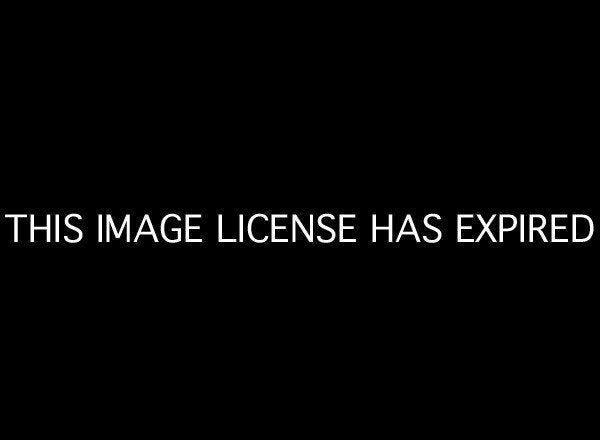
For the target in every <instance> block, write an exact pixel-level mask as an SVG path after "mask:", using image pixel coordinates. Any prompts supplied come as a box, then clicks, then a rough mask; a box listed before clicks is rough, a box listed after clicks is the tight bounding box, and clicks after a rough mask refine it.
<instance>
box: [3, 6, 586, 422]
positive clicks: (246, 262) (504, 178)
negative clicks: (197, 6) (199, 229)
mask: <svg viewBox="0 0 600 440" xmlns="http://www.w3.org/2000/svg"><path fill="white" fill-rule="evenodd" d="M52 12H57V11H52ZM153 12H157V11H153ZM163 12H164V11H163ZM247 12H248V14H247V13H246V12H240V11H239V10H237V9H236V11H233V10H232V11H228V12H227V13H225V14H224V15H223V14H221V15H216V14H215V13H214V12H212V11H211V12H207V11H204V12H195V13H193V14H190V15H188V14H186V13H184V12H183V11H180V12H177V13H175V15H173V16H171V15H170V14H169V15H167V14H166V13H165V15H164V16H163V14H162V12H161V14H159V15H160V18H156V16H155V15H152V17H150V16H147V15H146V13H145V12H144V13H141V12H140V11H137V12H136V13H133V14H127V15H126V14H125V13H124V12H122V13H119V14H114V16H112V15H111V16H110V17H107V18H102V19H100V18H99V17H100V15H97V14H100V12H97V13H96V12H95V13H94V14H92V15H85V19H83V18H82V16H78V18H77V19H75V18H74V19H66V22H65V23H63V22H62V21H57V20H50V19H48V16H46V17H45V16H44V14H43V13H41V14H40V16H36V17H35V19H34V18H33V15H36V14H34V13H33V12H32V11H30V12H28V14H26V15H25V16H23V17H24V19H25V20H24V21H19V23H18V24H16V25H15V26H14V29H10V30H8V31H7V39H6V44H5V52H4V55H3V66H4V67H3V70H4V72H3V73H4V74H5V79H4V80H3V85H4V87H3V96H4V99H3V110H4V111H3V124H2V125H3V133H4V136H3V137H4V142H3V156H4V158H3V160H2V173H1V176H2V177H1V179H2V201H1V202H2V205H1V206H2V213H3V214H4V213H5V212H31V213H42V212H43V213H67V212H79V213H83V214H86V215H87V216H89V215H92V214H94V213H96V212H105V211H107V210H110V211H113V212H124V211H131V212H151V213H153V214H155V215H158V214H160V213H163V212H169V211H175V212H179V213H186V212H190V213H202V214H204V215H205V216H206V217H208V218H210V217H211V216H214V215H215V214H216V213H217V212H222V211H229V212H237V211H239V210H243V211H246V212H252V211H256V212H288V213H292V212H294V213H319V212H325V211H328V212H334V213H335V212H356V213H359V215H361V243H360V244H359V245H348V246H342V245H338V246H331V247H326V248H323V247H321V248H317V247H291V246H285V245H283V246H275V245H273V246H268V247H262V248H252V247H244V248H234V249H232V248H227V249H225V248H218V247H216V246H214V245H210V244H207V245H206V246H199V247H175V248H164V247H158V248H154V247H152V246H138V247H129V248H128V247H126V246H124V247H117V248H115V247H111V248H102V247H98V246H95V245H94V244H93V243H88V244H83V245H81V246H76V247H63V246H54V247H53V246H39V247H35V248H31V247H27V246H23V247H20V246H10V245H9V243H8V242H7V240H4V242H3V245H2V254H3V257H5V258H3V263H2V264H3V270H2V273H3V278H4V282H3V284H4V285H5V286H6V287H5V288H3V289H2V291H3V295H2V301H3V303H4V304H3V307H2V311H3V314H4V315H5V319H3V324H4V327H5V331H4V338H3V339H4V341H5V347H6V348H5V355H6V356H5V358H6V362H5V365H7V366H8V367H9V370H10V373H9V374H8V375H7V376H6V382H7V384H8V385H9V386H10V388H11V389H13V388H14V389H15V393H14V394H11V396H14V397H11V404H10V408H11V412H12V413H13V414H15V415H20V416H23V414H31V410H32V409H34V408H35V409H38V410H40V411H39V412H40V413H41V414H45V415H46V417H47V418H45V419H44V420H47V421H46V422H44V423H49V424H52V425H57V426H63V423H67V424H71V423H73V420H74V419H77V420H78V421H83V422H88V423H86V425H87V426H88V427H89V426H99V427H107V426H109V425H112V422H113V421H123V420H128V421H131V420H133V421H134V425H136V426H138V427H148V426H150V427H152V428H153V429H158V426H157V425H160V426H163V427H165V428H166V429H167V430H168V431H171V430H174V429H176V428H180V427H181V426H183V425H184V424H183V422H184V421H191V422H192V423H193V424H201V426H198V427H200V428H202V427H203V426H204V425H203V423H205V420H207V419H208V420H210V421H212V422H213V423H214V422H216V423H217V424H218V425H219V426H221V427H222V429H225V430H230V429H239V428H242V429H251V428H255V427H256V428H261V429H266V428H269V429H273V428H274V427H275V426H276V425H278V424H279V423H281V422H283V423H282V424H283V426H284V427H285V428H286V429H287V430H286V431H282V432H288V431H290V430H291V431H295V430H298V429H306V430H308V432H314V431H313V430H312V429H313V428H312V427H313V426H315V422H317V423H318V422H323V421H328V422H330V423H329V426H330V428H329V429H331V430H332V431H331V432H337V430H340V429H344V428H350V429H357V430H358V429H359V428H363V429H365V430H366V431H365V432H372V431H373V430H375V429H383V428H384V427H386V426H387V425H388V424H389V423H391V424H392V426H395V427H396V428H399V427H400V428H401V427H403V426H407V427H408V425H404V424H403V423H405V422H401V421H402V420H407V419H408V420H410V421H412V422H413V423H416V424H418V425H420V426H421V427H422V428H423V429H426V430H431V429H440V428H441V429H455V428H460V429H465V428H467V427H469V428H471V429H473V428H474V427H475V425H477V424H478V423H481V422H483V425H484V426H485V427H486V428H487V429H488V430H490V429H491V430H497V429H507V430H509V432H512V431H510V430H511V429H512V428H511V427H512V426H514V423H515V422H522V421H525V420H528V421H532V420H533V421H534V423H532V424H531V426H532V428H533V429H540V427H548V426H551V427H553V428H556V429H557V428H558V426H557V425H559V424H560V425H561V426H563V427H566V428H568V429H573V424H572V423H573V419H572V418H571V416H572V415H573V414H576V415H577V417H578V418H579V420H580V421H581V420H583V419H584V418H585V417H586V414H588V411H589V409H586V408H587V405H586V403H585V402H586V396H589V395H590V394H591V393H592V390H593V389H595V388H594V385H593V381H592V375H591V372H592V371H593V369H594V366H595V365H596V364H595V363H594V362H592V359H593V356H592V355H593V348H594V347H593V341H594V339H595V338H596V336H597V327H598V326H597V322H596V320H595V314H596V310H597V304H596V301H595V299H594V297H593V295H594V293H595V290H597V289H596V287H595V284H594V283H593V281H595V279H594V269H595V266H596V262H597V253H596V247H597V238H595V239H594V242H593V243H590V244H587V245H560V244H559V245H552V246H544V245H541V246H522V245H521V246H518V245H515V244H508V245H506V246H486V245H482V246H460V245H458V244H456V243H455V242H454V241H455V240H454V238H455V236H454V225H453V218H454V216H455V215H456V214H457V213H460V212H477V213H487V214H490V213H512V214H518V213H530V212H531V213H545V214H549V213H585V214H588V215H592V216H593V217H594V218H595V220H596V221H597V212H598V211H597V208H596V207H595V205H596V203H595V200H596V199H595V195H594V193H593V188H594V187H595V186H596V184H595V180H596V179H595V178H594V177H595V174H594V161H593V159H592V154H593V152H592V147H593V146H594V145H596V144H597V135H596V133H595V130H594V128H595V121H596V118H597V108H596V107H595V102H596V101H597V85H596V84H595V82H594V81H593V78H595V77H597V69H596V68H595V66H594V65H593V54H594V52H593V49H594V47H593V46H592V44H591V43H592V40H591V39H589V38H590V36H589V35H588V33H591V32H592V29H591V28H589V27H588V26H587V25H586V24H585V23H584V22H583V21H582V19H581V18H580V17H575V18H569V17H567V16H566V15H565V16H563V17H561V19H560V20H559V21H556V19H553V20H550V19H549V18H543V17H542V16H541V15H540V14H539V13H536V14H532V15H527V17H526V18H524V17H525V13H524V11H521V13H520V14H516V15H514V16H513V15H510V14H509V16H506V15H504V14H500V11H496V12H494V13H487V12H483V11H481V13H480V15H477V13H476V12H475V11H469V14H466V11H445V12H441V11H427V12H425V13H420V14H416V13H414V12H412V11H404V12H397V11H395V12H393V13H392V12H385V11H380V12H376V13H374V14H371V13H369V14H367V13H366V11H353V12H354V14H351V15H347V14H346V13H344V14H338V13H332V14H328V15H327V17H326V18H325V14H324V11H321V13H319V14H308V16H307V15H306V14H303V13H301V11H295V12H293V13H284V12H283V11H281V12H280V13H276V12H275V11H272V10H270V11H269V13H268V14H267V13H266V12H265V11H262V12H261V11H255V10H253V11H247ZM305 12H306V11H305ZM338 12H339V11H338ZM446 12H448V13H449V12H453V13H454V15H446ZM538 12H539V11H538ZM69 13H70V14H73V13H74V12H73V11H70V12H69ZM250 13H253V14H251V15H249V14H250ZM75 14H76V13H75ZM278 14H280V15H278ZM470 14H474V15H470ZM184 16H185V18H184ZM69 17H70V15H69ZM102 17H104V15H102ZM257 17H259V18H260V19H259V18H257ZM517 17H518V18H517ZM63 18H65V16H64V15H63ZM375 212H376V213H380V214H387V213H395V214H405V213H413V214H423V213H428V212H438V213H440V214H441V215H443V217H444V219H445V220H446V221H447V225H448V227H447V228H445V229H444V233H445V238H444V241H443V243H441V244H440V245H438V246H420V247H417V246H413V245H411V244H410V243H407V244H406V245H401V246H394V247H377V248H376V247H374V246H371V245H369V244H368V238H369V234H368V229H367V228H366V225H368V223H364V221H365V220H368V218H369V215H370V214H371V213H375ZM363 229H366V232H365V231H363ZM3 233H5V231H3ZM4 237H6V235H4ZM54 411H56V412H58V413H61V414H63V416H62V417H54V416H52V414H53V412H54ZM36 413H38V412H36ZM40 417H41V416H40ZM173 417H174V418H173ZM40 420H41V419H40ZM92 423H93V424H92ZM578 425H579V423H578ZM48 426H50V425H48ZM133 429H139V428H135V427H134V428H133Z"/></svg>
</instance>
